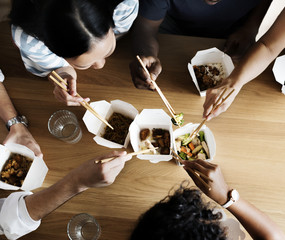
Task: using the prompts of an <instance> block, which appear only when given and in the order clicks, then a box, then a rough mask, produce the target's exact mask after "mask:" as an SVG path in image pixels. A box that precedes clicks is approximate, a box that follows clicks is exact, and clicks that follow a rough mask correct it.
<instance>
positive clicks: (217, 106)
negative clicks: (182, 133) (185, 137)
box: [190, 88, 235, 138]
mask: <svg viewBox="0 0 285 240" xmlns="http://www.w3.org/2000/svg"><path fill="white" fill-rule="evenodd" d="M226 91H227V88H225V89H224V90H223V92H222V93H221V95H220V96H219V98H218V99H217V101H216V102H215V103H214V104H213V107H212V110H211V111H210V113H209V114H208V115H207V117H208V116H209V115H211V114H212V113H213V112H214V111H215V110H217V109H218V108H219V107H220V106H221V105H222V104H223V103H224V102H225V101H226V100H227V99H228V98H229V96H231V95H232V93H233V92H234V91H235V89H233V90H232V91H231V92H230V93H229V94H228V95H227V96H226V97H225V98H223V96H224V95H225V93H226ZM220 101H221V102H220ZM219 102H220V103H219ZM206 121H207V118H205V119H204V120H203V121H202V122H201V123H200V124H199V126H198V127H197V128H196V129H195V130H194V131H193V132H192V134H191V135H190V138H192V137H195V136H196V135H197V134H198V133H199V131H200V129H201V128H202V127H203V125H204V124H205V123H206Z"/></svg>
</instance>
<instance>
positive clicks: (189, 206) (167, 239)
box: [130, 185, 226, 240]
mask: <svg viewBox="0 0 285 240" xmlns="http://www.w3.org/2000/svg"><path fill="white" fill-rule="evenodd" d="M221 217H222V214H221V213H220V212H218V213H213V209H212V208H210V206H209V204H205V203H204V202H203V200H202V198H201V192H200V191H199V190H197V189H189V188H185V187H183V186H182V185H181V186H180V188H179V189H178V190H176V191H175V193H174V194H173V195H172V196H167V197H166V198H165V199H163V200H161V201H160V202H158V203H156V204H155V205H154V206H153V207H152V208H150V209H149V210H148V211H147V212H145V213H144V214H143V215H142V216H141V217H140V219H139V221H138V224H137V226H136V227H135V229H134V231H133V233H132V235H131V238H130V240H145V239H147V240H174V239H175V240H191V239H195V240H202V239H203V240H217V239H219V240H223V239H226V231H225V229H224V228H223V227H221V226H220V223H219V220H220V219H221Z"/></svg>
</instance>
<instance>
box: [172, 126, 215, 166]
mask: <svg viewBox="0 0 285 240" xmlns="http://www.w3.org/2000/svg"><path fill="white" fill-rule="evenodd" d="M198 126H199V124H198V123H197V124H193V123H188V124H186V125H184V126H183V127H181V128H179V129H176V130H175V131H174V132H173V142H174V144H173V149H174V150H175V151H176V153H177V149H176V144H175V139H176V138H178V137H179V136H181V135H184V134H187V133H192V132H193V131H194V130H195V129H196V128H197V127H198ZM200 131H204V133H205V140H206V143H207V145H208V148H209V153H210V156H209V159H206V160H207V161H211V160H213V159H214V157H215V155H216V141H215V138H214V135H213V133H212V131H211V130H210V129H209V128H208V127H207V126H206V125H204V126H203V127H202V128H201V130H200Z"/></svg>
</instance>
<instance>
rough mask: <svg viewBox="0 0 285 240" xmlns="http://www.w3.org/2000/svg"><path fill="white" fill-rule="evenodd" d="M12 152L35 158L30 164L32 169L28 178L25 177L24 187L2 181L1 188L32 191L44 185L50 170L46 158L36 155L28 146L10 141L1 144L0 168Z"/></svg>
mask: <svg viewBox="0 0 285 240" xmlns="http://www.w3.org/2000/svg"><path fill="white" fill-rule="evenodd" d="M11 153H18V154H21V155H23V156H25V157H28V158H30V159H33V162H32V164H31V166H30V169H29V171H28V173H27V176H26V178H25V179H24V182H23V185H22V187H17V186H13V185H10V184H7V183H4V182H2V181H0V188H1V189H5V190H18V189H22V190H24V191H30V190H33V189H36V188H39V187H40V186H42V184H43V181H44V179H45V176H46V174H47V172H48V168H47V166H46V164H45V162H44V160H43V159H42V158H40V157H36V156H35V154H34V152H33V151H32V150H30V149H29V148H27V147H26V146H23V145H20V144H15V143H8V144H5V145H4V146H3V145H0V169H1V171H2V168H3V167H4V165H5V163H6V161H7V160H8V159H9V157H10V155H11Z"/></svg>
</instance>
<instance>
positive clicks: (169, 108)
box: [137, 55, 180, 127]
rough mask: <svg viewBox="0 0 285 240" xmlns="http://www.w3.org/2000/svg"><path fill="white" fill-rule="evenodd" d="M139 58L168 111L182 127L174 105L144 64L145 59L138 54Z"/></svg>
mask: <svg viewBox="0 0 285 240" xmlns="http://www.w3.org/2000/svg"><path fill="white" fill-rule="evenodd" d="M137 59H138V61H139V63H140V64H141V66H142V68H143V69H144V71H145V72H146V74H147V75H148V77H149V78H150V80H151V83H152V84H153V85H154V87H155V89H156V91H157V92H158V94H159V96H160V98H161V99H162V101H163V102H164V104H165V106H166V107H167V109H168V111H169V112H170V114H171V116H172V118H173V119H174V120H175V122H176V123H177V126H179V127H180V125H179V124H178V122H177V121H176V118H175V115H176V113H175V111H174V109H173V107H171V105H170V103H169V102H168V100H167V99H166V97H165V96H164V94H163V93H162V91H161V90H160V88H159V87H158V85H157V83H156V82H155V81H154V80H153V79H152V77H151V75H150V73H149V71H148V70H147V68H146V66H145V65H144V63H143V61H142V60H141V58H140V57H139V56H138V55H137Z"/></svg>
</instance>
